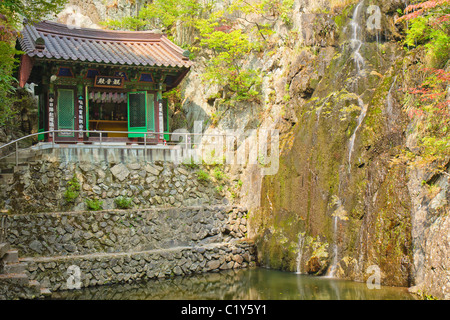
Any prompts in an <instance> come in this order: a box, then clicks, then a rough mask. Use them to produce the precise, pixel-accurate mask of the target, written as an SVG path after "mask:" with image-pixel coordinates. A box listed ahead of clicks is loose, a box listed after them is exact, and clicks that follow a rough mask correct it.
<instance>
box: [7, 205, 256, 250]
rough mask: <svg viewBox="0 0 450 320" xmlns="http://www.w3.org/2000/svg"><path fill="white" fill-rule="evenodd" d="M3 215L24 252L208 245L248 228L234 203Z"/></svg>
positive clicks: (11, 238)
mask: <svg viewBox="0 0 450 320" xmlns="http://www.w3.org/2000/svg"><path fill="white" fill-rule="evenodd" d="M1 216H2V215H0V217H1ZM3 216H6V218H7V224H8V233H7V241H8V242H9V243H10V244H11V246H12V247H14V248H16V249H18V250H19V252H20V255H21V256H25V257H36V256H44V257H45V256H64V255H84V254H92V253H114V252H129V251H148V250H154V249H166V248H172V247H179V246H195V245H204V244H209V243H220V242H230V241H232V240H241V239H243V238H244V237H245V236H246V232H247V218H246V216H247V211H246V210H245V209H240V208H237V207H231V206H228V207H218V206H217V207H211V206H210V207H188V208H158V209H135V210H105V211H86V212H65V213H36V214H14V215H8V214H3Z"/></svg>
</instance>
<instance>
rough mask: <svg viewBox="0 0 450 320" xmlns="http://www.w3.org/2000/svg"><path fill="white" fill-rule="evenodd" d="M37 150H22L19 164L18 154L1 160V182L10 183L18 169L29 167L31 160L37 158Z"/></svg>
mask: <svg viewBox="0 0 450 320" xmlns="http://www.w3.org/2000/svg"><path fill="white" fill-rule="evenodd" d="M37 156H38V154H37V152H36V151H34V150H31V149H24V150H20V152H19V157H18V165H16V155H15V154H12V155H9V156H8V157H6V158H3V159H1V160H0V184H3V185H4V184H9V182H10V181H11V179H12V178H13V176H14V173H15V172H17V171H18V170H20V169H22V168H24V167H27V166H28V164H29V163H30V162H31V161H35V160H36V159H37Z"/></svg>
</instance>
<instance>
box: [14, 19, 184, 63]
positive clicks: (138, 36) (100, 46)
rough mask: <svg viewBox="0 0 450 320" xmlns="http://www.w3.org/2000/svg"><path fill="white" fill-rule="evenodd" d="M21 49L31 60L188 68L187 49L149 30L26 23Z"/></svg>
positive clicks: (21, 38)
mask: <svg viewBox="0 0 450 320" xmlns="http://www.w3.org/2000/svg"><path fill="white" fill-rule="evenodd" d="M19 43H20V46H21V49H22V50H23V51H24V52H26V54H27V55H28V56H30V57H37V58H43V59H45V58H47V59H58V60H70V61H83V62H91V63H105V64H114V65H129V66H148V67H179V68H183V67H185V68H189V67H190V66H191V65H192V62H191V61H189V59H188V58H187V57H185V56H183V52H184V50H183V49H181V48H180V47H178V46H176V45H175V44H174V43H172V42H171V41H170V40H169V39H167V37H166V36H165V35H162V34H156V33H153V32H148V31H110V30H99V29H87V28H80V29H75V28H74V29H71V28H69V27H68V26H66V25H63V24H59V23H55V22H49V21H44V22H40V23H38V24H35V25H30V24H25V27H24V30H23V31H22V37H20V38H19Z"/></svg>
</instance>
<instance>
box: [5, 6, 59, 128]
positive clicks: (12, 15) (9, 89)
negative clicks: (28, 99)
mask: <svg viewBox="0 0 450 320" xmlns="http://www.w3.org/2000/svg"><path fill="white" fill-rule="evenodd" d="M65 2H66V0H56V1H47V0H22V1H20V0H2V1H1V2H0V126H3V125H4V124H5V122H6V121H7V120H8V119H9V118H10V117H11V115H12V114H13V111H12V110H11V105H12V104H13V101H14V90H15V86H14V85H15V83H17V81H16V79H14V78H13V76H12V74H13V71H14V68H15V67H16V66H17V63H18V60H17V59H16V56H17V55H19V54H20V53H21V52H19V51H17V50H16V49H15V43H16V37H17V36H20V32H19V31H20V29H21V25H22V21H23V19H27V20H28V21H29V22H37V21H40V20H41V19H42V18H43V17H44V16H45V15H46V14H48V13H56V12H57V11H58V10H59V9H60V8H61V6H62V5H63V4H64V3H65Z"/></svg>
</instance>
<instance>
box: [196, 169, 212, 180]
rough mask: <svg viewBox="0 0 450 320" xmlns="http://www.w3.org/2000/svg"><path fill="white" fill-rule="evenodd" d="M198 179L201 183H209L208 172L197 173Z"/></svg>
mask: <svg viewBox="0 0 450 320" xmlns="http://www.w3.org/2000/svg"><path fill="white" fill-rule="evenodd" d="M197 178H198V180H199V181H209V179H210V177H209V174H208V172H206V171H203V170H198V171H197Z"/></svg>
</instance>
